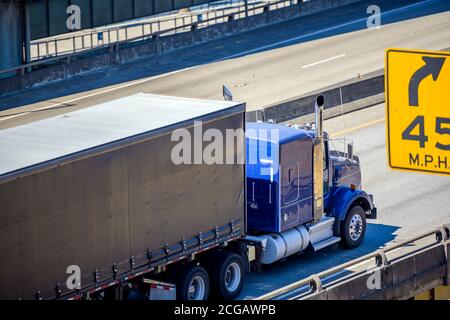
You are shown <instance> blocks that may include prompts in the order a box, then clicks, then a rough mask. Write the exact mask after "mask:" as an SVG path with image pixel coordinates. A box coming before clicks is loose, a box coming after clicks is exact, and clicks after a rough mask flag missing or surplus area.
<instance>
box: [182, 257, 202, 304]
mask: <svg viewBox="0 0 450 320" xmlns="http://www.w3.org/2000/svg"><path fill="white" fill-rule="evenodd" d="M208 296H209V278H208V273H207V272H206V270H205V269H203V268H202V267H199V266H196V265H190V266H187V267H186V268H184V269H182V270H180V271H179V274H178V281H177V299H178V300H207V299H208Z"/></svg>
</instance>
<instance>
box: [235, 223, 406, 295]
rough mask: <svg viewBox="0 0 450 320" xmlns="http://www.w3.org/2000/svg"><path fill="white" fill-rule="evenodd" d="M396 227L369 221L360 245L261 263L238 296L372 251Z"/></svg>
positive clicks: (263, 291) (256, 292) (390, 237)
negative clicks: (261, 267) (260, 270)
mask: <svg viewBox="0 0 450 320" xmlns="http://www.w3.org/2000/svg"><path fill="white" fill-rule="evenodd" d="M398 229H399V227H396V226H390V225H384V224H372V223H369V224H368V226H367V233H366V236H365V239H364V241H363V243H362V244H361V246H360V247H358V248H355V249H352V250H347V249H344V248H342V247H341V246H332V247H330V248H326V249H323V250H320V251H318V252H307V253H303V254H300V255H296V256H291V257H289V258H287V259H285V260H282V261H279V262H277V263H274V264H272V265H267V266H264V268H263V272H262V273H259V274H256V273H250V274H248V279H247V281H246V284H245V286H244V290H243V292H242V294H241V296H240V297H239V298H238V299H251V298H255V297H258V296H260V295H263V294H266V293H268V292H270V291H273V290H275V289H278V288H280V287H283V286H285V285H288V284H290V283H293V282H295V281H299V280H301V279H304V278H306V277H308V276H310V275H312V274H317V273H320V272H322V271H324V270H327V269H330V268H332V267H335V266H338V265H340V264H343V263H345V262H348V261H351V260H353V259H356V258H358V257H361V256H364V255H366V254H368V253H371V252H373V251H375V250H377V249H379V248H380V247H384V246H385V245H386V244H387V243H389V242H391V241H392V240H394V239H395V234H394V233H395V232H396V231H397V230H398Z"/></svg>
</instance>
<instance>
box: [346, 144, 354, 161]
mask: <svg viewBox="0 0 450 320" xmlns="http://www.w3.org/2000/svg"><path fill="white" fill-rule="evenodd" d="M347 158H349V159H350V160H353V144H351V143H349V144H348V145H347Z"/></svg>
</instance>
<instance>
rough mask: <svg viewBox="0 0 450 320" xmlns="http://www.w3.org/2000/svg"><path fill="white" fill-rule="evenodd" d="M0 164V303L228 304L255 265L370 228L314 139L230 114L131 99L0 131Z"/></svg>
mask: <svg viewBox="0 0 450 320" xmlns="http://www.w3.org/2000/svg"><path fill="white" fill-rule="evenodd" d="M319 104H320V105H319V106H317V110H318V117H319V120H320V121H319V123H321V122H322V121H321V107H322V105H323V101H320V103H319ZM246 127H248V128H251V129H252V130H254V132H256V136H251V137H249V136H247V137H246V135H245V134H244V130H245V129H246ZM208 129H211V131H209V132H210V133H211V132H213V133H214V134H212V135H210V136H207V134H206V132H208ZM272 129H275V130H280V135H279V136H278V137H272V138H270V139H267V137H266V139H263V138H261V137H260V136H259V135H258V132H259V131H261V130H272ZM204 133H205V134H204ZM213 136H214V138H213ZM219 136H222V137H225V138H224V139H223V140H224V141H222V142H224V143H223V144H221V145H220V147H217V146H219V145H216V148H215V150H214V151H213V152H209V153H208V152H207V149H208V146H209V147H211V143H212V142H218V141H216V139H218V138H217V137H219ZM199 139H200V140H199ZM225 140H226V141H225ZM267 141H269V144H267V143H263V142H267ZM225 142H226V143H225ZM182 143H185V144H186V145H185V146H186V148H184V149H183V148H181V149H180V144H182ZM198 143H200V147H199V145H198ZM254 146H256V147H257V149H258V150H259V149H262V148H267V146H270V148H271V150H272V156H273V157H272V158H270V159H267V157H266V156H264V154H263V153H260V152H258V156H257V161H256V163H252V162H251V161H249V153H250V152H251V149H252V148H253V147H254ZM249 150H250V151H249ZM209 151H211V149H209ZM217 153H219V154H217ZM205 154H206V155H207V156H208V154H209V156H211V157H212V158H213V159H215V161H211V159H205V157H204V156H205ZM0 155H1V158H0V204H1V209H0V210H1V211H0V213H1V219H0V252H1V258H0V259H1V261H0V299H135V298H139V299H144V298H145V299H148V298H150V299H161V298H166V299H172V298H178V299H184V300H203V299H207V298H208V297H210V296H214V297H218V298H225V299H231V298H235V297H236V296H237V295H238V294H239V292H240V291H241V288H242V286H243V283H244V279H245V273H246V272H247V271H250V270H251V269H254V268H256V269H258V267H260V266H261V265H262V264H269V263H272V262H274V261H277V260H280V259H282V258H284V257H287V256H289V255H292V254H295V253H297V252H300V251H302V250H306V249H307V248H311V249H312V250H319V249H321V248H323V247H326V246H328V245H331V244H334V243H337V242H339V241H341V242H342V243H343V244H344V245H346V246H347V247H350V248H352V247H355V246H357V245H359V244H360V243H361V241H362V239H363V237H364V233H365V226H366V217H369V218H370V217H372V218H373V217H375V216H376V210H375V208H374V206H373V203H372V197H371V196H370V195H368V194H366V193H365V192H364V191H362V190H361V181H360V180H361V174H360V168H359V161H358V158H357V157H354V156H353V155H351V154H343V153H337V152H332V151H330V150H329V146H328V141H327V139H324V137H323V135H322V133H321V126H320V127H319V130H316V131H312V130H308V129H304V128H288V127H285V126H281V125H276V124H265V123H259V124H258V123H248V124H246V122H245V104H242V103H237V102H229V101H228V102H225V101H206V100H196V99H185V98H175V97H166V96H157V95H149V94H138V95H133V96H129V97H126V98H122V99H118V100H114V101H111V102H108V103H104V104H100V105H97V106H94V107H90V108H86V109H82V110H79V111H75V112H71V113H67V114H63V115H59V116H56V117H52V118H48V119H44V120H40V121H36V122H32V123H28V124H24V125H21V126H17V127H14V128H9V129H5V130H2V131H0ZM275 155H276V156H275ZM175 158H176V159H175ZM180 159H183V161H181V162H180ZM220 159H222V161H221V160H220ZM264 169H269V170H268V172H270V173H269V174H266V175H263V174H261V172H263V171H264Z"/></svg>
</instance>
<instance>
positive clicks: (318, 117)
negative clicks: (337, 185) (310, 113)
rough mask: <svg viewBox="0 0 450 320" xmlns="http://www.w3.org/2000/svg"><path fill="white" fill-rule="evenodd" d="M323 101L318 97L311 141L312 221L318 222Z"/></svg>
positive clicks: (321, 188)
mask: <svg viewBox="0 0 450 320" xmlns="http://www.w3.org/2000/svg"><path fill="white" fill-rule="evenodd" d="M324 105H325V99H324V97H323V96H322V95H320V96H318V97H317V99H316V104H315V108H314V109H315V120H314V121H315V127H316V128H315V136H314V141H313V160H314V163H313V188H314V204H313V219H314V222H317V221H319V220H320V219H322V217H323V161H324V160H323V159H324V156H323V108H324Z"/></svg>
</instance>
